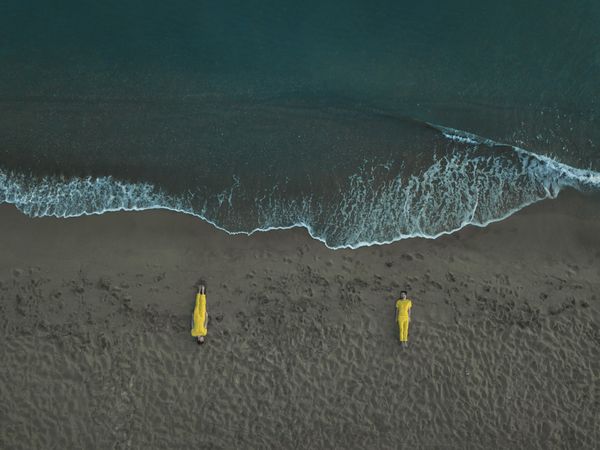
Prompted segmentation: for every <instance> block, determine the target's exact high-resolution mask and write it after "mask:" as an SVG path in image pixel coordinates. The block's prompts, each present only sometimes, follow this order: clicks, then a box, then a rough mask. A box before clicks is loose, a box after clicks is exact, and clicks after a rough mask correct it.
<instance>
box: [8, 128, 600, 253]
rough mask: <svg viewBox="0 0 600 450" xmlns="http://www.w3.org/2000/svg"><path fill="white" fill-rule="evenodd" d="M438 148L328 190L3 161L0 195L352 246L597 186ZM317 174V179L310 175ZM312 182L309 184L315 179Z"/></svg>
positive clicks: (509, 158)
mask: <svg viewBox="0 0 600 450" xmlns="http://www.w3.org/2000/svg"><path fill="white" fill-rule="evenodd" d="M435 128H436V129H437V130H438V131H439V133H441V134H442V135H443V139H444V141H446V144H445V146H444V151H440V150H439V148H436V149H434V151H433V156H432V157H431V163H430V164H428V165H427V166H423V167H418V166H414V165H413V166H410V167H407V165H406V164H404V163H403V162H398V161H383V162H382V161H375V162H373V161H368V160H364V161H363V163H362V164H361V165H360V167H357V168H356V170H355V171H354V172H353V173H351V174H350V175H348V176H344V177H342V178H339V179H336V180H335V182H331V183H330V184H329V185H328V187H327V189H324V190H322V191H319V190H317V189H312V190H311V191H309V190H307V189H291V188H290V186H287V185H286V184H285V181H283V182H282V181H281V179H278V182H277V183H275V184H273V185H271V186H268V187H263V188H261V189H260V190H258V189H257V188H256V187H255V186H254V185H248V186H246V185H245V181H244V180H243V179H240V178H239V177H237V176H235V175H234V176H232V178H231V182H230V183H229V186H227V187H226V188H225V189H221V190H219V191H218V192H209V191H207V190H206V189H201V188H198V189H188V190H187V191H186V192H184V193H181V192H179V193H177V194H174V193H171V192H169V191H167V190H165V189H163V188H162V187H160V186H157V185H155V184H152V183H144V182H128V181H125V180H119V179H115V178H113V177H111V176H104V177H87V178H80V177H58V176H46V177H36V176H34V175H27V174H23V173H17V172H15V171H9V170H2V169H0V202H5V203H10V204H13V205H15V206H16V207H17V208H18V209H20V210H21V211H22V212H24V213H25V214H27V215H30V216H33V217H43V216H55V217H74V216H80V215H86V214H101V213H104V212H108V211H137V210H145V209H169V210H173V211H179V212H183V213H186V214H192V215H195V216H197V217H200V218H202V219H203V220H206V221H208V222H210V223H212V224H213V225H215V226H217V227H218V228H221V229H223V230H225V231H227V232H229V233H248V234H250V233H253V232H256V231H267V230H272V229H280V228H290V227H305V228H306V229H307V230H308V231H309V233H310V234H311V236H312V237H313V238H315V239H318V240H320V241H322V242H323V243H325V244H326V245H327V246H328V247H330V248H334V249H335V248H348V247H349V248H357V247H361V246H368V245H374V244H382V243H389V242H392V241H396V240H400V239H405V238H411V237H426V238H435V237H438V236H440V235H442V234H446V233H451V232H453V231H456V230H458V229H460V228H462V227H464V226H466V225H470V224H472V225H478V226H485V225H487V224H489V223H491V222H494V221H498V220H501V219H503V218H505V217H507V216H509V215H511V214H512V213H514V212H516V211H518V210H519V209H521V208H523V207H525V206H527V205H530V204H532V203H534V202H537V201H540V200H543V199H546V198H554V197H556V196H557V195H558V193H559V192H560V191H561V189H563V188H565V187H572V188H575V189H578V190H594V189H598V188H600V173H598V172H594V171H591V170H584V169H578V168H574V167H571V166H568V165H565V164H562V163H560V162H558V161H556V160H553V159H551V158H549V157H546V156H541V155H537V154H534V153H531V152H528V151H526V150H523V149H520V148H516V147H512V146H507V145H502V144H498V143H496V142H493V141H490V140H487V139H483V138H480V137H478V136H475V135H472V134H468V133H464V132H460V131H457V130H453V129H449V128H444V127H435ZM313 181H314V180H313ZM314 185H315V184H314V183H313V184H312V185H311V186H314Z"/></svg>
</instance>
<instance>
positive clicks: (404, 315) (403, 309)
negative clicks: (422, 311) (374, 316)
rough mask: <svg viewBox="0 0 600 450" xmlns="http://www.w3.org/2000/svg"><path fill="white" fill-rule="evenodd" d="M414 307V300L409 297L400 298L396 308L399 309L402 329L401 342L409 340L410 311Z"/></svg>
mask: <svg viewBox="0 0 600 450" xmlns="http://www.w3.org/2000/svg"><path fill="white" fill-rule="evenodd" d="M410 308H412V302H411V301H410V300H409V299H405V300H398V301H397V302H396V309H397V310H398V328H399V329H400V342H408V323H409V322H410V319H409V316H408V311H409V310H410Z"/></svg>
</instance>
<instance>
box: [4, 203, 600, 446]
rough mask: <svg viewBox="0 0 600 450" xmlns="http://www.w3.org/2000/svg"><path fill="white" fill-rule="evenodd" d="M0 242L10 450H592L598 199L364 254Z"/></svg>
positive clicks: (76, 226)
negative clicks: (194, 330) (200, 295)
mask: <svg viewBox="0 0 600 450" xmlns="http://www.w3.org/2000/svg"><path fill="white" fill-rule="evenodd" d="M0 236H1V237H0V330H1V331H0V332H1V333H2V335H1V343H0V359H1V361H2V364H1V365H0V399H1V401H0V448H3V449H21V448H22V449H33V448H43V449H52V448H56V449H67V448H69V449H70V448H73V449H81V448H102V449H108V448H110V449H121V448H133V449H138V448H148V449H150V448H206V449H233V448H252V449H263V448H274V449H281V448H286V449H287V448H298V449H308V448H311V449H317V448H318V449H321V448H323V449H334V448H339V449H353V448H357V449H358V448H361V449H365V448H371V449H377V448H381V449H384V448H385V449H387V448H407V449H412V448H439V449H449V448H485V449H493V448H528V449H536V448H540V449H547V448H574V449H583V448H586V449H587V448H589V449H592V448H598V446H600V425H599V424H600V316H599V312H600V199H599V198H598V197H592V196H584V195H581V194H577V193H574V192H564V193H562V194H561V195H560V196H559V198H558V199H556V200H549V201H544V202H542V203H539V204H536V205H534V206H531V207H529V208H526V209H525V210H523V211H521V212H519V213H517V214H516V215H514V216H512V217H510V218H508V219H506V220H504V221H502V222H499V223H495V224H492V225H490V226H488V227H486V228H476V227H469V228H466V229H464V230H462V231H460V232H457V233H455V234H453V235H448V236H444V237H441V238H439V239H436V240H427V239H410V240H404V241H400V242H396V243H394V244H390V245H384V246H374V247H368V248H361V249H358V250H337V251H332V250H329V249H327V248H326V247H325V246H324V245H322V244H321V243H319V242H317V241H314V240H313V239H311V238H310V237H309V236H308V234H307V232H306V231H305V230H303V229H293V230H284V231H273V232H268V233H258V234H255V235H252V236H250V237H248V236H243V235H238V236H230V235H227V234H226V233H224V232H221V231H219V230H216V229H215V228H213V227H212V226H211V225H209V224H206V223H204V222H202V221H200V220H199V219H197V218H194V217H190V216H185V215H181V214H176V213H172V212H168V211H145V212H131V213H125V212H123V213H110V214H105V215H101V216H90V217H80V218H73V219H54V218H38V219H32V218H29V217H26V216H25V215H23V214H21V213H20V212H19V211H18V210H17V209H16V208H14V207H12V206H8V205H2V206H0ZM201 281H203V282H205V283H206V285H207V293H208V312H209V315H210V322H209V333H208V338H207V343H206V345H204V346H198V345H197V344H196V343H195V342H194V340H193V338H192V337H191V336H190V317H191V312H192V309H193V304H194V293H195V286H196V285H197V284H198V283H199V282H201ZM401 289H406V290H408V292H409V297H410V298H411V299H412V300H413V305H414V307H413V320H412V322H411V325H410V331H409V340H410V346H409V347H408V348H407V349H403V348H401V346H400V345H399V342H398V330H397V327H396V325H395V323H394V301H395V300H396V298H397V297H398V294H399V292H400V290H401Z"/></svg>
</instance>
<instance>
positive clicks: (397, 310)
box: [396, 304, 398, 322]
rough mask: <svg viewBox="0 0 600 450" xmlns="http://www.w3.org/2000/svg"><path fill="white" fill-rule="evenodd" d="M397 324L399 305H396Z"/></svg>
mask: <svg viewBox="0 0 600 450" xmlns="http://www.w3.org/2000/svg"><path fill="white" fill-rule="evenodd" d="M396 322H398V305H397V304H396Z"/></svg>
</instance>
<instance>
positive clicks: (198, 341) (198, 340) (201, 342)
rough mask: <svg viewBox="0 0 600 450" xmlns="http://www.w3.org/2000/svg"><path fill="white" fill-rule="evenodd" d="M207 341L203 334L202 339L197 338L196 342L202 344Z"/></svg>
mask: <svg viewBox="0 0 600 450" xmlns="http://www.w3.org/2000/svg"><path fill="white" fill-rule="evenodd" d="M205 341H206V340H205V339H204V336H202V340H200V339H196V342H197V343H198V345H202V344H204V342H205Z"/></svg>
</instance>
